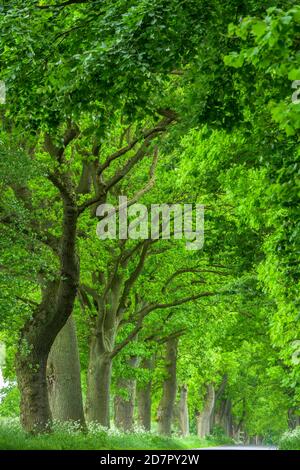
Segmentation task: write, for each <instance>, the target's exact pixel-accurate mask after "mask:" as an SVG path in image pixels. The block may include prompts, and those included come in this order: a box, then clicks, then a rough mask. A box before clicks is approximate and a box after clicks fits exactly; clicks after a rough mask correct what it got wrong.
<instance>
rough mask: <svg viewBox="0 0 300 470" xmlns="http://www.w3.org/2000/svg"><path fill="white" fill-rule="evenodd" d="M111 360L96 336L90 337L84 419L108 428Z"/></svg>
mask: <svg viewBox="0 0 300 470" xmlns="http://www.w3.org/2000/svg"><path fill="white" fill-rule="evenodd" d="M111 371H112V359H111V355H110V353H108V352H107V351H105V350H104V349H103V347H102V345H101V342H100V341H99V339H98V337H97V336H94V337H92V340H91V346H90V359H89V367H88V372H87V395H86V418H87V421H88V422H89V423H91V422H95V423H99V424H101V425H102V426H105V427H107V428H109V427H110V409H109V408H110V385H111Z"/></svg>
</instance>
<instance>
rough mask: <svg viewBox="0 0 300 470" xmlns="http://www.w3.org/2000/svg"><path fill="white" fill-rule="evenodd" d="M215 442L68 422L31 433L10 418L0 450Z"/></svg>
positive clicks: (1, 424)
mask: <svg viewBox="0 0 300 470" xmlns="http://www.w3.org/2000/svg"><path fill="white" fill-rule="evenodd" d="M212 445H217V443H216V442H214V441H212V440H209V441H207V440H205V439H203V440H201V439H199V438H197V437H196V436H190V437H188V438H185V439H183V438H180V437H176V436H174V437H173V436H172V437H170V438H169V437H162V436H158V435H156V434H152V433H144V432H139V433H134V434H122V433H119V432H118V431H114V430H112V431H111V430H110V431H105V430H103V429H101V428H99V427H94V428H92V429H91V430H90V431H89V433H86V434H84V433H81V432H79V431H77V430H74V429H71V428H70V427H67V426H58V427H57V426H56V428H55V430H54V432H52V433H49V434H47V435H39V436H30V435H27V434H26V433H24V431H22V429H21V428H20V426H19V424H18V423H16V422H15V421H12V420H5V419H3V420H1V421H0V449H1V450H22V449H24V450H37V449H41V450H56V449H57V450H101V449H103V450H133V449H142V450H151V449H153V450H176V449H178V450H182V449H196V448H200V447H208V446H212Z"/></svg>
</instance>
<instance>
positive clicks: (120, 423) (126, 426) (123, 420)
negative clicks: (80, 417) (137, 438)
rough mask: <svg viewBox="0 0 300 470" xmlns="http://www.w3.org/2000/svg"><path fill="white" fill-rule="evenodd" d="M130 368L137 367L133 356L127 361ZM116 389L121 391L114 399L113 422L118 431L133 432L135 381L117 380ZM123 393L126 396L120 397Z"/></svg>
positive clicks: (136, 361)
mask: <svg viewBox="0 0 300 470" xmlns="http://www.w3.org/2000/svg"><path fill="white" fill-rule="evenodd" d="M128 365H129V367H131V368H134V367H137V365H138V357H137V356H134V357H131V358H130V359H129V360H128ZM117 387H118V389H119V390H120V391H121V393H118V394H117V395H116V396H115V399H114V411H115V416H114V418H115V419H114V421H115V425H116V427H117V428H118V429H120V430H121V431H124V432H128V431H132V430H133V424H134V421H133V418H134V405H135V396H136V380H135V379H133V378H123V377H121V378H119V379H118V382H117ZM122 392H125V394H126V396H123V395H122Z"/></svg>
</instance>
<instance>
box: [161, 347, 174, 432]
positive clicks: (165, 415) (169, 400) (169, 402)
mask: <svg viewBox="0 0 300 470" xmlns="http://www.w3.org/2000/svg"><path fill="white" fill-rule="evenodd" d="M177 345H178V338H171V339H169V340H168V341H167V343H166V366H165V367H166V378H165V380H164V384H163V394H162V398H161V401H160V404H159V409H158V431H159V433H160V434H165V435H171V431H172V417H173V411H174V405H175V399H176V386H177V384H176V361H177Z"/></svg>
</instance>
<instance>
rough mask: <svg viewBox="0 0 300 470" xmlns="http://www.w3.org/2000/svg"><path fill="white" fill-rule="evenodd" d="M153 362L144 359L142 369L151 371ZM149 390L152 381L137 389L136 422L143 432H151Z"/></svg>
mask: <svg viewBox="0 0 300 470" xmlns="http://www.w3.org/2000/svg"><path fill="white" fill-rule="evenodd" d="M152 367H153V360H152V358H150V359H148V358H147V359H144V360H143V362H142V368H143V369H149V370H150V369H152ZM151 389H152V380H151V379H149V381H148V382H147V383H146V384H144V385H143V386H141V387H138V388H137V403H138V422H139V425H140V426H142V427H143V428H144V429H145V431H151V405H152V399H151Z"/></svg>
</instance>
